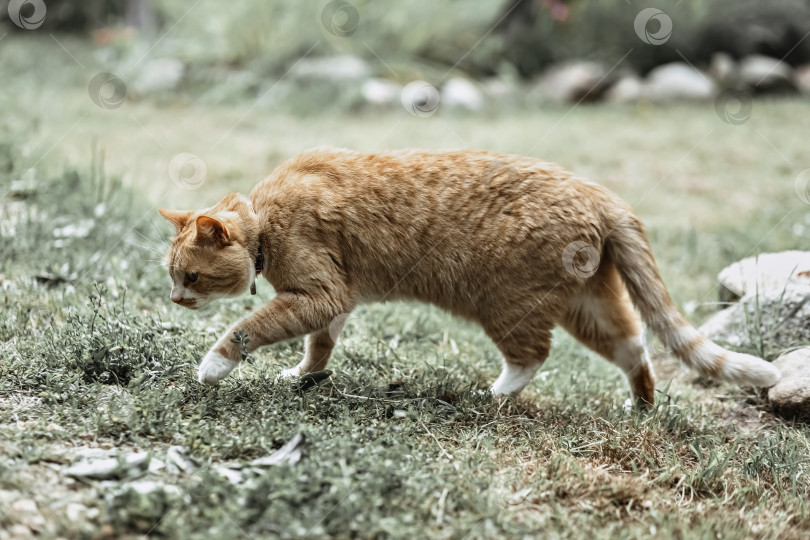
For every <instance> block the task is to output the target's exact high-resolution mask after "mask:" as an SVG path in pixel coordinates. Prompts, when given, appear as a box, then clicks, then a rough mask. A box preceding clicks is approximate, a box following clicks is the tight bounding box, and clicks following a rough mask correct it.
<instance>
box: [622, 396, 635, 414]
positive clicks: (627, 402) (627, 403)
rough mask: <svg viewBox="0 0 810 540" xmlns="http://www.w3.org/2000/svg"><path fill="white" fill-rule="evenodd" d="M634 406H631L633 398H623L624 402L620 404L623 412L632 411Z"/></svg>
mask: <svg viewBox="0 0 810 540" xmlns="http://www.w3.org/2000/svg"><path fill="white" fill-rule="evenodd" d="M634 408H635V407H634V406H633V398H627V399H625V400H624V404H622V409H623V410H624V412H626V413H629V412H633V409H634Z"/></svg>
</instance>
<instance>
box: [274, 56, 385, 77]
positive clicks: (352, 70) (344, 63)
mask: <svg viewBox="0 0 810 540" xmlns="http://www.w3.org/2000/svg"><path fill="white" fill-rule="evenodd" d="M370 74H371V69H370V68H369V66H368V64H367V63H366V61H365V60H363V59H362V58H360V57H359V56H353V55H350V54H344V55H339V56H326V57H321V58H305V59H303V60H301V61H300V62H298V64H296V65H295V67H293V69H292V70H291V71H290V78H292V79H321V80H329V81H353V80H359V79H367V78H368V77H369V75H370Z"/></svg>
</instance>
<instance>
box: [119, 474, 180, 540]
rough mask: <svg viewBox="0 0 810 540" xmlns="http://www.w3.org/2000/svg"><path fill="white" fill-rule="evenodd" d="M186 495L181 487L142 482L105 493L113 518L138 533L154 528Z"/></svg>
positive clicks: (124, 485) (132, 483)
mask: <svg viewBox="0 0 810 540" xmlns="http://www.w3.org/2000/svg"><path fill="white" fill-rule="evenodd" d="M181 497H182V490H180V488H178V487H177V486H171V485H166V484H162V483H160V482H152V481H139V482H130V483H127V484H123V485H116V486H115V487H114V488H113V489H111V490H110V491H109V492H107V494H106V495H105V500H106V502H107V508H108V511H109V514H110V517H111V518H112V519H113V521H114V522H116V523H118V524H119V525H121V526H124V527H127V528H132V529H135V530H136V531H138V532H146V531H152V530H153V529H154V527H155V526H156V525H157V524H158V522H159V521H160V519H161V518H162V517H163V516H164V515H165V514H166V512H167V511H168V510H169V508H170V507H171V504H172V502H173V501H176V500H179V499H180V498H181Z"/></svg>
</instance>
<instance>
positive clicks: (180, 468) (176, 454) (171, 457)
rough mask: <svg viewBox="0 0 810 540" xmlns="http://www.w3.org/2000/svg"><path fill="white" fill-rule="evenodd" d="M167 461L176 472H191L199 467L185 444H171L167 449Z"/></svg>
mask: <svg viewBox="0 0 810 540" xmlns="http://www.w3.org/2000/svg"><path fill="white" fill-rule="evenodd" d="M166 462H167V463H168V465H169V469H170V470H171V471H172V472H176V473H181V472H185V473H190V472H193V471H194V469H196V468H197V464H196V463H194V460H192V459H191V458H190V457H189V455H188V449H187V448H185V447H183V446H170V447H169V449H168V450H167V451H166Z"/></svg>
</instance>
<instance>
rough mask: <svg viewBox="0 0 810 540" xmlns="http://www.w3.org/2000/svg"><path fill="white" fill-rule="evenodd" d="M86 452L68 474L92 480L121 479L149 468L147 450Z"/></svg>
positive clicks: (67, 471) (68, 470) (69, 469)
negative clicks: (120, 453)
mask: <svg viewBox="0 0 810 540" xmlns="http://www.w3.org/2000/svg"><path fill="white" fill-rule="evenodd" d="M84 454H85V455H84V458H83V459H82V460H81V461H79V462H78V463H76V464H75V465H73V466H72V467H69V468H68V469H67V470H66V471H65V474H66V475H68V476H72V477H74V478H87V479H91V480H108V479H120V478H126V477H132V476H137V475H140V474H143V473H144V472H146V471H147V470H148V468H149V454H148V453H147V452H136V453H132V454H123V455H114V454H113V455H110V454H109V453H100V452H85V453H84Z"/></svg>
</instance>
